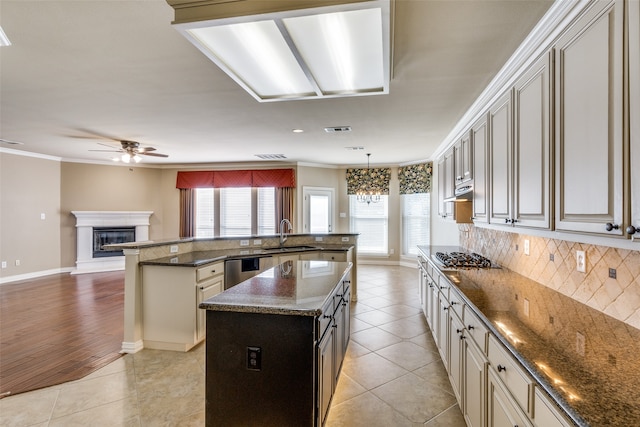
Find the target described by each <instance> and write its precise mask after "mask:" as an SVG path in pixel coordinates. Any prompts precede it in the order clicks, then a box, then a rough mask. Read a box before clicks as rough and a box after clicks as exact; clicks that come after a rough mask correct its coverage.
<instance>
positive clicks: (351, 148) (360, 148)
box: [344, 146, 364, 151]
mask: <svg viewBox="0 0 640 427" xmlns="http://www.w3.org/2000/svg"><path fill="white" fill-rule="evenodd" d="M344 148H345V149H347V150H349V151H360V150H364V147H359V146H358V147H344Z"/></svg>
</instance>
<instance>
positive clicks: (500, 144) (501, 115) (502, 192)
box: [489, 92, 512, 225]
mask: <svg viewBox="0 0 640 427" xmlns="http://www.w3.org/2000/svg"><path fill="white" fill-rule="evenodd" d="M511 120H512V116H511V92H509V93H507V94H506V95H505V96H503V97H502V98H501V99H500V100H498V102H496V104H495V105H494V106H493V107H492V108H491V110H490V111H489V135H490V137H489V158H490V169H489V170H490V171H491V172H490V179H489V185H490V189H491V190H490V193H489V200H490V202H489V212H490V216H489V222H492V223H495V224H509V225H510V224H511V183H512V173H511V164H512V161H511V160H512V153H511V150H512V148H511V147H512V146H511V140H512V134H511V133H512V126H511Z"/></svg>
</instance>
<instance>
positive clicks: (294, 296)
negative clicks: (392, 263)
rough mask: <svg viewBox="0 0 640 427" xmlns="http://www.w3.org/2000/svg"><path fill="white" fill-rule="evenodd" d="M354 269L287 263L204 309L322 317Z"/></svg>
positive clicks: (224, 294) (213, 300) (342, 264)
mask: <svg viewBox="0 0 640 427" xmlns="http://www.w3.org/2000/svg"><path fill="white" fill-rule="evenodd" d="M351 267H352V264H351V263H350V262H337V261H287V262H285V263H283V264H280V265H277V266H275V267H272V268H270V269H268V270H265V271H264V272H262V273H260V274H258V275H257V276H254V277H252V278H250V279H248V280H245V281H244V282H242V283H240V284H238V285H236V286H234V287H232V288H231V289H227V290H226V291H224V292H222V293H220V294H218V295H216V296H214V297H211V298H209V299H208V300H206V301H204V302H202V303H201V304H200V308H202V309H206V310H214V311H234V312H242V313H265V314H284V315H296V316H318V315H320V314H322V307H323V306H324V305H325V303H326V302H327V300H328V298H329V297H330V296H331V294H332V293H333V290H334V289H335V288H336V286H338V285H339V284H341V281H342V279H343V278H344V276H345V275H347V274H348V273H349V271H350V270H351Z"/></svg>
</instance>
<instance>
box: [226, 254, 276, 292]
mask: <svg viewBox="0 0 640 427" xmlns="http://www.w3.org/2000/svg"><path fill="white" fill-rule="evenodd" d="M271 267H273V257H271V256H260V257H247V258H240V259H230V260H227V261H225V262H224V288H225V289H229V288H230V287H232V286H235V285H237V284H238V283H240V282H243V281H245V280H247V279H250V278H251V277H253V276H255V275H257V274H260V273H261V272H263V271H264V270H267V269H269V268H271Z"/></svg>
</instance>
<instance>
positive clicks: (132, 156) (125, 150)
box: [89, 139, 169, 163]
mask: <svg viewBox="0 0 640 427" xmlns="http://www.w3.org/2000/svg"><path fill="white" fill-rule="evenodd" d="M98 144H100V145H104V146H107V147H111V145H108V144H103V143H101V142H99V143H98ZM120 145H121V148H120V149H118V150H114V149H112V150H89V151H103V152H108V153H122V156H120V158H119V159H118V158H116V159H114V160H116V161H117V160H122V161H123V162H125V163H129V162H131V160H133V161H134V162H136V163H139V162H140V160H142V157H140V156H153V157H169V156H168V155H167V154H162V153H155V152H154V151H156V149H155V148H153V147H141V146H140V143H139V142H137V141H129V140H126V139H123V140H120ZM111 148H113V147H111Z"/></svg>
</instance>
